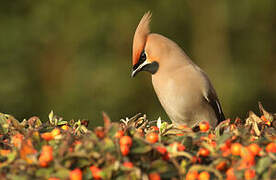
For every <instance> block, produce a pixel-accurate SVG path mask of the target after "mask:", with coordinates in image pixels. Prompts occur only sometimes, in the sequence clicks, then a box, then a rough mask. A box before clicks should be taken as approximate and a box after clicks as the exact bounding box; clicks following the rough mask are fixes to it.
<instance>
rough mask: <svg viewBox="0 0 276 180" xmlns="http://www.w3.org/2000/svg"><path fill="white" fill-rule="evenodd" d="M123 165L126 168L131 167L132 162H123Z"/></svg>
mask: <svg viewBox="0 0 276 180" xmlns="http://www.w3.org/2000/svg"><path fill="white" fill-rule="evenodd" d="M123 166H125V167H127V168H133V164H132V162H124V164H123Z"/></svg>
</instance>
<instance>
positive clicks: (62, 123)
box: [58, 121, 68, 126]
mask: <svg viewBox="0 0 276 180" xmlns="http://www.w3.org/2000/svg"><path fill="white" fill-rule="evenodd" d="M65 124H68V122H67V121H59V122H58V125H59V126H60V125H65Z"/></svg>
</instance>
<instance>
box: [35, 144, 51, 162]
mask: <svg viewBox="0 0 276 180" xmlns="http://www.w3.org/2000/svg"><path fill="white" fill-rule="evenodd" d="M52 160H53V148H52V147H51V146H48V145H44V146H43V147H42V150H41V154H40V156H39V158H38V162H39V165H40V166H41V167H46V166H48V164H49V162H51V161H52Z"/></svg>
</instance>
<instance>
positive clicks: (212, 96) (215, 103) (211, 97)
mask: <svg viewBox="0 0 276 180" xmlns="http://www.w3.org/2000/svg"><path fill="white" fill-rule="evenodd" d="M204 97H205V99H206V101H207V102H208V104H210V105H211V107H212V108H213V109H214V111H215V114H216V117H217V119H218V123H217V124H219V123H220V122H222V121H224V120H225V116H224V114H223V111H222V108H221V105H220V102H219V100H218V97H217V95H216V92H215V90H214V89H213V88H212V87H210V88H209V90H208V92H207V94H206V96H204Z"/></svg>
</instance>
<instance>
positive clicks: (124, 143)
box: [120, 136, 132, 147]
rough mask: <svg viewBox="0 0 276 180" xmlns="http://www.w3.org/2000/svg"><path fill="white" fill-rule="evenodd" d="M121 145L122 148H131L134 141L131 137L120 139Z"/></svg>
mask: <svg viewBox="0 0 276 180" xmlns="http://www.w3.org/2000/svg"><path fill="white" fill-rule="evenodd" d="M120 145H121V146H128V147H131V145H132V139H131V137H130V136H123V137H121V138H120Z"/></svg>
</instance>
